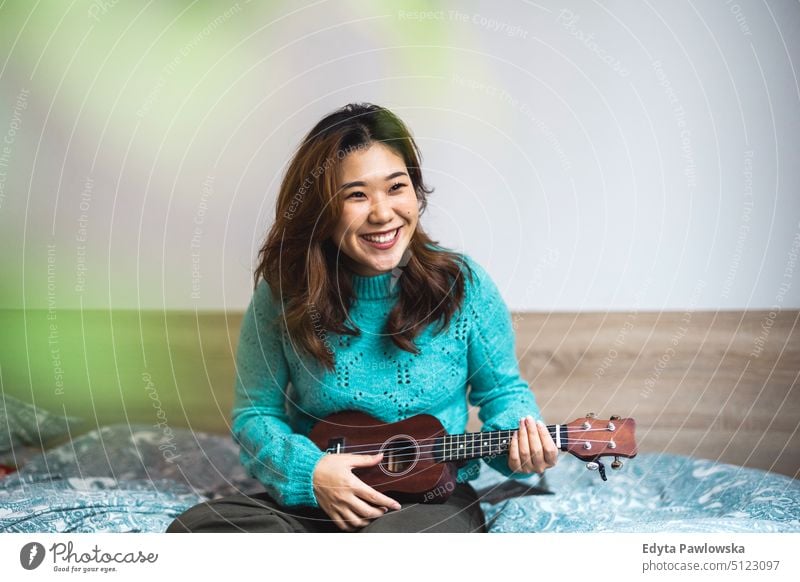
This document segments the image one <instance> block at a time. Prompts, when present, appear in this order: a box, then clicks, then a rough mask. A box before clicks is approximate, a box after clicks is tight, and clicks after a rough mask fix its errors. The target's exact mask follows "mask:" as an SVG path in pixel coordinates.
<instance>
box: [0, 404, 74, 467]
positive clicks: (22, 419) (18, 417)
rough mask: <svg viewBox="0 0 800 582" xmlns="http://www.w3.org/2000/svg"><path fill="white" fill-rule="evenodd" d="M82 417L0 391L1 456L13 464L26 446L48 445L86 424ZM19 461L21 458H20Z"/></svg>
mask: <svg viewBox="0 0 800 582" xmlns="http://www.w3.org/2000/svg"><path fill="white" fill-rule="evenodd" d="M83 422H84V421H83V419H80V418H76V417H72V416H66V415H60V414H54V413H50V412H48V411H46V410H43V409H41V408H37V407H36V406H34V405H32V404H27V403H26V402H23V401H21V400H18V399H16V398H14V397H13V396H9V395H8V394H5V393H3V392H0V459H2V460H3V461H5V462H4V463H3V464H11V463H10V462H9V461H13V459H14V452H15V450H16V449H19V448H21V447H23V446H32V447H41V448H45V447H47V446H49V445H50V444H53V442H54V441H56V440H58V439H63V438H65V437H69V435H70V432H71V431H72V430H73V429H75V428H77V427H78V426H79V425H81V424H83ZM17 464H18V465H19V464H20V463H19V461H17Z"/></svg>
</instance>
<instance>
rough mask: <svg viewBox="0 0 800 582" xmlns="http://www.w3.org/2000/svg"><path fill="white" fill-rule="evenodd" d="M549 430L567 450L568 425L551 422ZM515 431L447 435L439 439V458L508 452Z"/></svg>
mask: <svg viewBox="0 0 800 582" xmlns="http://www.w3.org/2000/svg"><path fill="white" fill-rule="evenodd" d="M547 430H548V432H549V433H550V436H551V437H553V441H554V442H555V443H556V447H557V448H559V449H561V450H562V451H566V450H567V425H566V424H549V425H547ZM515 432H517V429H513V430H493V431H484V432H467V433H463V434H448V435H445V436H443V437H440V438H439V439H438V440H439V442H438V443H437V447H436V448H437V453H438V454H437V455H436V457H437V460H440V461H441V462H448V461H467V460H469V459H480V458H484V457H495V456H498V455H503V454H507V453H508V449H509V447H510V446H511V438H512V437H513V436H514V433H515Z"/></svg>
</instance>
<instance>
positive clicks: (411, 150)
mask: <svg viewBox="0 0 800 582" xmlns="http://www.w3.org/2000/svg"><path fill="white" fill-rule="evenodd" d="M375 142H380V143H383V144H384V145H386V146H387V147H389V148H391V149H392V150H393V151H394V152H396V153H397V154H398V155H400V156H402V158H403V160H404V161H405V165H406V169H407V171H408V175H409V177H410V178H411V182H412V184H413V187H414V190H415V192H416V196H417V200H418V202H419V204H420V216H421V215H422V213H423V212H424V211H425V208H426V206H427V198H426V196H427V195H428V194H430V193H432V192H433V189H432V188H428V187H427V186H426V185H425V183H424V182H423V179H422V172H421V169H420V159H421V155H420V153H419V148H418V147H417V144H416V143H415V142H414V139H413V138H412V137H411V133H410V132H409V130H408V128H407V127H406V126H405V124H404V123H403V122H402V120H400V119H399V118H398V117H397V116H396V115H395V114H393V113H392V112H391V111H389V110H388V109H385V108H383V107H379V106H377V105H372V104H370V103H351V104H348V105H346V106H344V107H342V108H341V109H338V110H337V111H334V112H333V113H331V114H329V115H327V116H326V117H324V118H323V119H322V120H320V121H319V123H317V125H316V126H314V128H313V129H312V130H311V131H310V132H309V133H308V135H307V136H306V137H305V138H304V139H303V141H302V142H301V144H300V146H299V147H298V149H297V151H296V152H295V154H294V156H293V158H292V160H291V162H290V163H289V167H288V169H287V171H286V175H285V176H284V178H283V181H282V183H281V187H280V191H279V193H278V199H277V202H276V205H275V223H274V224H273V225H272V227H271V229H270V231H269V233H268V234H267V237H266V241H265V242H264V244H263V246H262V247H261V249H260V251H259V253H258V255H259V263H258V266H257V268H256V271H255V277H254V278H255V281H254V286H253V287H254V290H255V288H257V287H258V283H259V280H260V279H261V278H262V277H263V278H264V279H265V280H266V281H267V283H268V284H269V286H270V290H271V291H272V296H273V297H274V298H276V300H280V301H281V302H282V303H283V313H282V314H279V317H278V320H279V321H278V322H276V323H280V324H282V322H280V320H281V319H284V320H285V322H286V329H287V332H288V334H289V338H290V340H292V341H295V342H296V343H297V344H299V346H300V347H301V348H303V349H304V351H306V352H307V353H309V354H310V355H312V356H313V357H314V358H315V359H316V360H318V361H320V362H321V363H322V364H323V365H324V366H325V367H326V368H327V369H329V370H330V369H333V367H334V365H335V362H334V354H333V353H332V351H331V350H330V349H328V348H327V347H326V342H324V341H323V338H322V337H321V335H322V334H321V333H319V330H326V331H329V332H334V333H338V334H343V335H353V336H359V335H360V334H361V331H360V330H359V329H358V328H357V327H356V328H351V327H347V326H345V321H350V320H349V319H348V317H347V315H348V314H347V311H348V309H349V306H350V304H351V300H352V297H353V291H352V284H351V273H350V271H349V270H348V269H343V268H338V269H337V268H336V264H337V263H336V261H337V256H338V253H339V252H340V251H339V249H338V247H337V246H336V244H335V243H334V242H333V241H332V239H331V233H332V232H333V230H334V227H335V225H336V224H337V222H338V220H339V217H340V216H341V212H342V205H343V200H342V199H341V197H340V196H337V191H338V185H337V184H336V171H337V168H338V164H339V163H340V162H341V160H342V159H343V158H344V157H345V156H346V155H347V154H348V153H349V152H351V151H353V150H354V149H356V148H366V147H369V146H370V145H371V144H373V143H375ZM435 242H437V241H433V240H432V239H431V238H430V237H429V236H428V235H427V234H426V233H425V231H424V230H423V228H422V226H421V224H420V222H417V227H416V229H415V232H414V234H413V236H412V238H411V241H410V243H409V246H408V249H407V251H406V253H405V254H404V257H403V259H404V260H405V259H406V257H408V263H407V264H405V265H404V266H403V271H402V276H400V277H399V279H398V280H397V282H396V283H397V284H398V285H399V287H400V289H399V293H398V300H397V303H396V305H395V306H394V308H393V309H392V311H391V312H390V313H389V317H388V321H387V325H386V329H385V330H384V333H387V334H389V335H390V337H391V340H392V342H394V344H395V345H397V346H398V347H400V348H402V349H403V350H405V351H408V352H412V353H419V350H418V349H417V347H416V345H415V344H414V343H413V340H414V338H415V337H416V336H417V335H418V334H419V333H420V332H421V331H422V330H423V329H424V328H425V327H426V325H427V324H428V323H431V322H434V321H437V320H438V321H439V323H440V327H439V330H437V331H436V333H439V332H440V331H441V330H443V329H445V328H446V327H447V325H448V324H449V323H450V319H451V317H452V316H453V314H454V312H455V311H456V310H457V309H458V308H459V306H460V305H461V302H462V300H463V298H464V294H465V288H464V277H463V273H462V270H461V268H460V266H459V265H464V266H466V267H467V269H468V265H467V263H466V261H464V259H463V257H462V256H461V255H460V254H458V253H455V252H451V251H448V250H445V249H443V248H442V247H439V248H438V249H436V250H434V249H432V248H430V247H431V246H433V244H434V243H435ZM401 265H402V261H401ZM468 270H469V269H468ZM470 277H471V272H470ZM312 319H313V321H312ZM351 323H352V322H351Z"/></svg>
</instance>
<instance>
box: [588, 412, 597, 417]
mask: <svg viewBox="0 0 800 582" xmlns="http://www.w3.org/2000/svg"><path fill="white" fill-rule="evenodd" d="M586 418H597V415H596V414H595V413H594V412H589V413H587V414H586Z"/></svg>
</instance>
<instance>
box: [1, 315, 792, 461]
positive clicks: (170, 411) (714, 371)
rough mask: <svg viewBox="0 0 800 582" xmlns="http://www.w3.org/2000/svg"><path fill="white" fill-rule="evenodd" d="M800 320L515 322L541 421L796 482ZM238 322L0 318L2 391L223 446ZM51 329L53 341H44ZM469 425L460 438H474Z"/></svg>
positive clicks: (93, 421)
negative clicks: (630, 423) (590, 416)
mask: <svg viewBox="0 0 800 582" xmlns="http://www.w3.org/2000/svg"><path fill="white" fill-rule="evenodd" d="M799 317H800V312H798V311H778V312H777V313H770V312H756V311H748V312H740V311H721V312H690V313H683V312H660V313H650V312H629V313H625V312H619V313H555V314H543V313H514V314H513V320H514V326H515V329H516V334H517V336H516V339H517V342H516V344H517V357H518V359H519V363H520V370H521V373H522V375H523V377H524V378H525V379H526V380H527V381H528V383H529V385H530V386H531V389H532V390H533V391H534V394H535V395H536V399H537V402H538V403H539V406H540V408H541V410H542V413H543V416H544V418H545V420H546V421H547V422H549V423H555V422H563V421H566V420H572V419H574V418H576V417H579V416H583V415H585V414H586V413H587V412H595V413H597V414H598V415H599V416H604V417H605V416H610V415H612V414H618V415H620V416H632V417H634V418H635V419H636V420H637V438H638V442H639V447H640V451H642V452H645V451H649V452H668V453H680V454H686V455H693V456H698V457H704V458H709V459H714V460H719V461H723V462H728V463H735V464H739V465H745V466H749V467H758V468H762V469H769V470H773V471H777V472H780V473H783V474H786V475H791V476H793V477H797V475H798V468H799V467H800V435H799V434H798V422H799V420H798V419H800V388H798V386H797V378H798V370H799V369H800V367H799V366H798V362H800V333H798V332H797V331H796V323H797V321H798V318H799ZM241 319H242V313H241V312H237V313H222V312H199V313H195V312H155V311H142V312H138V311H86V310H85V311H83V312H78V311H68V310H59V311H57V312H55V317H53V313H48V312H47V311H44V310H41V311H30V310H29V311H27V312H25V313H23V312H22V311H14V310H5V311H0V329H3V331H4V335H5V337H6V338H8V339H7V340H6V342H4V347H3V349H2V350H0V380H1V381H2V384H1V385H0V386H1V387H2V389H3V390H4V391H5V392H6V393H8V394H11V395H13V396H16V397H17V398H21V399H23V400H26V401H28V402H34V403H35V404H36V405H37V406H40V407H43V408H47V409H49V410H52V411H55V412H62V411H63V412H64V413H66V414H69V415H72V416H79V417H82V418H84V419H86V420H87V422H88V425H89V428H92V427H93V426H102V425H105V424H111V423H117V422H122V423H131V424H133V423H138V424H150V425H153V424H156V423H159V422H161V423H166V424H167V425H168V426H170V427H190V428H192V429H195V430H202V431H208V432H215V433H221V434H224V433H228V432H229V424H230V410H231V404H232V391H233V378H234V354H235V350H236V344H237V341H238V336H239V326H240V324H241ZM53 326H54V327H53ZM479 428H480V421H479V420H478V417H477V411H476V410H472V411H471V417H470V422H469V427H468V429H469V430H479Z"/></svg>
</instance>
